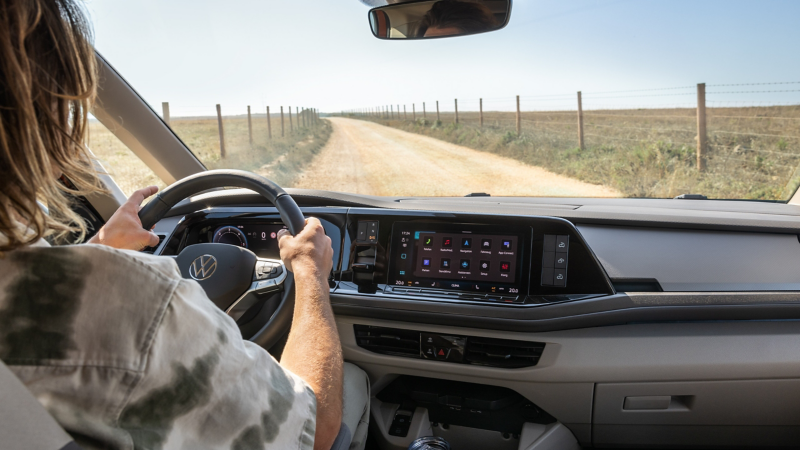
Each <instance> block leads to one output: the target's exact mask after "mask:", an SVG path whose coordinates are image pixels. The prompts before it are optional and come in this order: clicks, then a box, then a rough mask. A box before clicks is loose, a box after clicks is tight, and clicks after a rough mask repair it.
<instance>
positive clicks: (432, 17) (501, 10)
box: [369, 0, 511, 39]
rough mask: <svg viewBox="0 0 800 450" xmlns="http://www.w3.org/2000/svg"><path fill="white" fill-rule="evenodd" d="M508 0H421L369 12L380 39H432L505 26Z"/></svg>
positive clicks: (508, 12) (509, 7) (382, 7)
mask: <svg viewBox="0 0 800 450" xmlns="http://www.w3.org/2000/svg"><path fill="white" fill-rule="evenodd" d="M510 15H511V0H422V1H410V2H403V3H394V4H391V5H387V6H381V7H378V8H373V9H371V10H370V11H369V25H370V28H371V29H372V34H374V35H375V37H376V38H379V39H431V38H440V37H455V36H465V35H468V34H478V33H486V32H489V31H496V30H499V29H501V28H503V27H505V26H506V24H507V23H508V18H509V16H510Z"/></svg>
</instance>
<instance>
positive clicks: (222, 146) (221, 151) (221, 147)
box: [217, 103, 225, 158]
mask: <svg viewBox="0 0 800 450" xmlns="http://www.w3.org/2000/svg"><path fill="white" fill-rule="evenodd" d="M217 125H218V126H219V156H220V158H224V157H225V130H224V129H223V128H222V108H220V106H219V103H217Z"/></svg>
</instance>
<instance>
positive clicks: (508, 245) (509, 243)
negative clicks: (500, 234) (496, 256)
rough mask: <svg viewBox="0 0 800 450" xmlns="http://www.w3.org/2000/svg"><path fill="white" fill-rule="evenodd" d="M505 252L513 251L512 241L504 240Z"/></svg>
mask: <svg viewBox="0 0 800 450" xmlns="http://www.w3.org/2000/svg"><path fill="white" fill-rule="evenodd" d="M503 250H511V239H503Z"/></svg>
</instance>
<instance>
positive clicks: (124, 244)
mask: <svg viewBox="0 0 800 450" xmlns="http://www.w3.org/2000/svg"><path fill="white" fill-rule="evenodd" d="M156 192H158V187H156V186H148V187H146V188H143V189H139V190H138V191H136V192H134V193H133V194H131V196H130V198H128V201H126V202H125V203H123V204H122V205H121V206H120V207H119V208H118V209H117V210H116V211H115V212H114V214H113V215H112V216H111V218H110V219H108V222H106V224H105V225H103V227H102V228H100V230H98V231H97V234H95V235H94V236H92V238H91V239H89V241H88V242H87V243H89V244H102V245H107V246H109V247H114V248H118V249H122V250H141V249H143V248H145V247H155V246H156V245H158V236H156V234H155V233H153V232H152V231H148V230H145V229H143V228H142V221H141V220H140V219H139V208H140V206H141V204H142V202H143V201H144V199H146V198H147V197H150V196H151V195H153V194H155V193H156Z"/></svg>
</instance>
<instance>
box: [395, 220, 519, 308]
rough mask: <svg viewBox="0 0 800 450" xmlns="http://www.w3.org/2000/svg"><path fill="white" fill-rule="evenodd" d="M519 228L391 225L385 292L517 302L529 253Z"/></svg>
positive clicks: (404, 223) (408, 223) (417, 224)
mask: <svg viewBox="0 0 800 450" xmlns="http://www.w3.org/2000/svg"><path fill="white" fill-rule="evenodd" d="M526 231H527V230H525V229H524V228H510V227H493V226H486V225H459V224H435V223H413V222H399V223H395V224H394V227H393V230H392V249H391V259H390V264H389V280H388V284H389V285H391V286H404V287H412V288H426V289H445V290H455V291H461V292H482V293H494V294H500V295H506V294H508V295H510V296H514V297H518V296H519V294H520V292H525V288H526V287H527V286H525V282H524V277H523V267H524V266H525V257H526V256H527V248H528V247H529V244H530V243H529V242H528V241H529V239H528V236H527V234H529V233H527V232H526Z"/></svg>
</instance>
